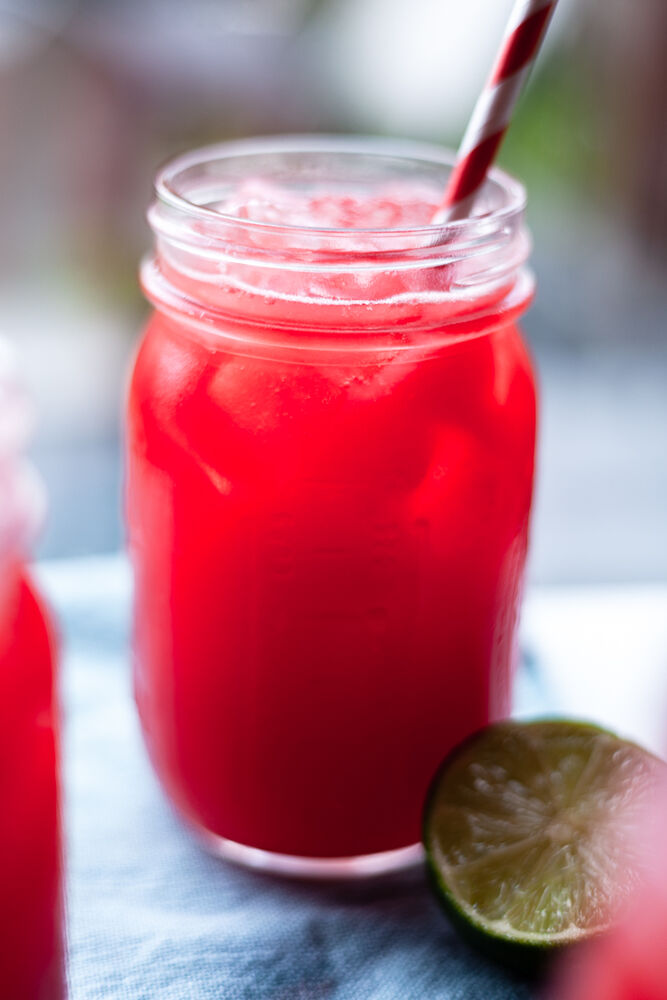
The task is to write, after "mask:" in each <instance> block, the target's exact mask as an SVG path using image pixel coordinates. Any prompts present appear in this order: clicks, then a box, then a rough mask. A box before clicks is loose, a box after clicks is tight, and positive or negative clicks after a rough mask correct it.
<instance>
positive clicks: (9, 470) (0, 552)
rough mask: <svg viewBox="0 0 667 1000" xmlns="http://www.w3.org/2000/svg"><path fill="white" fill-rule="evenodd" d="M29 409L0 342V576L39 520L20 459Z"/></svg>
mask: <svg viewBox="0 0 667 1000" xmlns="http://www.w3.org/2000/svg"><path fill="white" fill-rule="evenodd" d="M32 419H33V418H32V409H31V406H30V404H29V401H28V397H27V394H26V392H25V390H24V388H23V386H22V384H21V382H20V380H19V378H18V376H17V373H16V366H15V363H14V358H13V352H12V350H11V348H10V346H9V345H8V344H7V343H6V341H3V340H0V575H4V576H5V577H6V576H8V575H11V572H12V571H13V568H14V567H15V566H16V564H17V562H20V561H21V560H23V559H24V558H25V557H26V555H27V553H28V552H29V549H30V545H31V543H32V541H33V539H34V536H35V534H36V532H37V530H38V528H39V526H40V524H41V522H42V520H43V516H44V509H45V497H44V491H43V488H42V485H41V481H40V480H39V478H38V476H37V475H36V473H35V472H34V470H33V468H32V466H31V465H30V464H29V463H28V462H27V461H26V459H25V457H24V450H25V448H26V446H27V442H28V438H29V436H30V431H31V427H32Z"/></svg>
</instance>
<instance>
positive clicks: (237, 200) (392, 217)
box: [215, 178, 437, 229]
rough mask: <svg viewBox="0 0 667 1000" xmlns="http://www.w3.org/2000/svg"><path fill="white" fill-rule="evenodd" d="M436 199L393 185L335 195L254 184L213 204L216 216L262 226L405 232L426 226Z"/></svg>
mask: <svg viewBox="0 0 667 1000" xmlns="http://www.w3.org/2000/svg"><path fill="white" fill-rule="evenodd" d="M436 207H437V193H436V192H435V191H434V189H433V188H431V187H428V186H426V185H423V184H420V185H418V186H416V185H415V184H407V183H403V184H400V183H396V182H395V183H394V184H392V185H388V186H386V187H385V188H384V189H383V190H382V192H381V193H379V194H374V195H372V196H369V195H367V194H365V193H364V192H363V191H360V190H359V191H356V192H355V191H350V190H347V189H341V190H340V191H339V192H336V191H333V192H332V191H331V190H329V189H327V190H324V189H322V190H319V191H318V190H317V188H312V187H311V189H310V190H305V191H304V190H299V191H297V190H294V189H293V188H292V189H290V187H289V186H279V185H277V184H276V183H274V182H271V181H267V180H263V179H261V178H256V179H253V180H248V181H245V182H243V183H242V184H241V185H239V187H238V188H237V189H236V190H235V191H234V193H233V194H232V195H230V196H229V197H227V198H226V199H224V200H223V201H220V202H217V203H216V205H215V208H216V209H217V211H219V212H222V213H224V214H226V215H233V216H235V217H236V218H238V219H247V220H250V221H252V222H260V223H264V224H266V225H276V226H292V227H296V228H303V229H411V228H414V227H421V226H428V225H429V221H430V218H431V216H432V214H433V212H434V210H435V208H436Z"/></svg>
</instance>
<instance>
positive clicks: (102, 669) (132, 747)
mask: <svg viewBox="0 0 667 1000" xmlns="http://www.w3.org/2000/svg"><path fill="white" fill-rule="evenodd" d="M39 577H40V580H41V583H42V586H43V589H44V590H45V592H46V593H47V595H48V596H49V597H50V599H51V602H52V604H53V605H54V607H55V610H56V612H57V615H58V617H59V620H60V626H61V633H62V636H63V643H64V656H63V663H62V677H63V692H64V694H63V700H64V710H65V726H66V729H65V776H66V807H65V814H66V826H67V841H68V842H67V852H68V886H67V896H68V910H69V951H70V958H69V975H70V989H71V1000H510V998H511V1000H523V998H529V997H531V996H532V990H531V987H530V986H529V985H528V984H527V983H525V982H523V981H521V980H519V979H518V978H516V977H513V976H511V975H509V974H507V973H505V972H503V971H502V970H501V969H499V968H498V967H496V966H495V965H492V964H491V963H488V962H486V961H485V960H484V959H482V958H480V957H479V956H478V955H477V954H476V953H474V952H472V951H471V950H469V949H468V948H467V946H466V945H464V944H463V943H462V942H461V941H460V940H459V939H458V937H457V936H456V935H455V933H454V932H453V930H452V929H451V928H450V926H449V924H448V923H447V921H446V920H445V918H444V917H443V916H442V914H441V913H440V911H439V910H438V907H437V905H436V903H435V902H434V900H433V899H432V897H431V894H430V892H429V890H428V888H427V886H426V883H425V878H424V874H423V871H422V870H421V868H416V869H413V870H411V871H407V872H403V873H401V874H400V875H393V876H391V877H385V878H377V879H373V880H370V881H366V882H355V883H334V884H331V883H318V884H313V883H304V882H296V881H288V880H281V879H275V878H270V877H267V876H263V875H258V874H254V873H252V872H248V871H245V870H243V869H241V868H237V867H234V866H233V865H231V864H226V863H224V862H221V861H218V860H216V859H215V858H213V857H210V856H208V855H207V854H206V853H205V852H204V851H203V850H202V849H201V848H200V847H199V846H198V845H197V844H196V843H195V841H194V840H193V839H192V838H191V837H190V835H189V834H188V832H187V831H186V830H185V829H184V828H183V827H182V826H181V824H180V823H179V821H178V820H177V818H176V817H175V816H174V815H173V814H172V812H171V810H170V808H169V806H168V804H167V802H166V800H165V798H164V796H163V794H162V792H161V790H160V788H159V787H158V785H157V782H156V780H155V778H154V777H153V774H152V772H151V770H150V767H149V764H148V761H147V758H146V754H145V752H144V748H143V745H142V741H141V736H140V733H139V728H138V725H137V719H136V715H135V712H134V706H133V703H132V697H131V690H130V672H129V657H128V619H129V604H130V589H131V588H130V578H129V573H128V569H127V566H126V564H125V561H124V560H123V559H122V558H120V557H117V558H100V559H87V560H78V561H72V562H63V563H53V564H51V565H47V566H43V567H41V568H40V570H39Z"/></svg>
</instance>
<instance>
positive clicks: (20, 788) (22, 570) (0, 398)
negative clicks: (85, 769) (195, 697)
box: [0, 341, 65, 1000]
mask: <svg viewBox="0 0 667 1000" xmlns="http://www.w3.org/2000/svg"><path fill="white" fill-rule="evenodd" d="M30 424H31V409H30V406H29V404H28V400H27V398H26V395H25V393H24V391H23V389H22V388H21V385H20V382H19V380H18V378H17V375H16V370H15V365H14V361H13V358H12V356H11V351H10V349H9V347H8V345H7V344H6V343H5V342H4V341H0V686H1V688H2V698H1V699H0V799H1V800H2V805H3V820H2V823H1V824H0V845H1V847H2V854H3V857H4V859H5V863H4V864H3V866H2V871H1V872H0V901H1V905H2V907H3V914H4V915H3V918H2V944H1V945H0V983H2V995H3V996H6V997H8V998H9V997H12V998H13V997H15V998H17V1000H18V998H19V997H20V998H21V1000H64V997H65V978H64V968H63V926H62V922H63V906H62V885H61V869H62V862H61V829H60V809H59V765H58V742H59V720H58V699H57V695H56V688H55V684H56V676H55V641H54V636H53V628H52V625H51V622H50V619H49V614H48V612H47V611H46V609H45V607H44V606H43V604H42V601H41V598H40V597H39V594H38V592H37V591H36V589H35V587H34V585H33V582H32V580H31V576H30V572H29V569H28V568H27V565H26V563H27V560H28V559H29V557H30V550H31V547H32V544H33V541H34V537H35V533H36V531H37V529H38V527H39V525H40V524H41V520H42V516H43V511H44V495H43V491H42V487H41V484H40V482H39V480H38V479H37V477H36V475H35V473H34V471H33V470H32V467H31V466H30V465H29V464H28V463H27V462H26V461H25V459H24V457H23V451H24V448H25V445H26V441H27V437H28V433H29V429H30Z"/></svg>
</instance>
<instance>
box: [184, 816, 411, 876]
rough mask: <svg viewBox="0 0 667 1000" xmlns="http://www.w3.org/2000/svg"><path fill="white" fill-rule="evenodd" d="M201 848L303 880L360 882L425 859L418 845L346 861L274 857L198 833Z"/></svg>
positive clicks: (272, 872) (254, 867)
mask: <svg viewBox="0 0 667 1000" xmlns="http://www.w3.org/2000/svg"><path fill="white" fill-rule="evenodd" d="M197 833H198V836H199V839H200V841H201V843H202V845H203V846H204V847H205V848H206V850H207V851H209V853H211V854H214V855H215V856H216V857H218V858H222V859H223V860H224V861H231V862H233V863H234V864H237V865H241V866H242V867H244V868H252V869H253V870H255V871H261V872H267V873H269V874H271V875H282V876H285V877H287V878H302V879H327V880H336V879H341V880H343V879H357V878H358V879H361V878H372V877H373V876H376V875H386V874H389V873H390V872H396V871H401V870H402V869H404V868H410V867H412V866H413V865H416V864H419V862H421V861H422V860H423V857H424V849H423V847H422V845H421V844H410V845H409V846H408V847H400V848H398V849H397V850H394V851H380V852H379V853H378V854H362V855H359V856H356V857H349V858H310V857H300V856H298V855H294V854H277V853H275V852H274V851H263V850H260V849H259V848H257V847H247V846H246V845H245V844H238V843H236V841H234V840H227V839H226V838H225V837H218V836H216V835H215V834H213V833H209V832H207V831H205V830H201V829H199V830H198V831H197Z"/></svg>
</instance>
